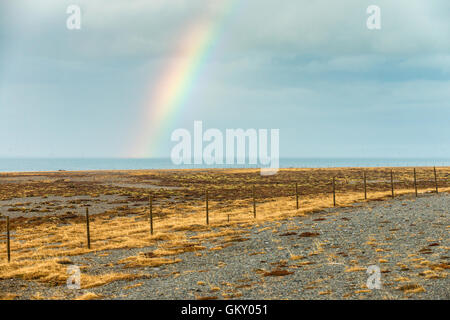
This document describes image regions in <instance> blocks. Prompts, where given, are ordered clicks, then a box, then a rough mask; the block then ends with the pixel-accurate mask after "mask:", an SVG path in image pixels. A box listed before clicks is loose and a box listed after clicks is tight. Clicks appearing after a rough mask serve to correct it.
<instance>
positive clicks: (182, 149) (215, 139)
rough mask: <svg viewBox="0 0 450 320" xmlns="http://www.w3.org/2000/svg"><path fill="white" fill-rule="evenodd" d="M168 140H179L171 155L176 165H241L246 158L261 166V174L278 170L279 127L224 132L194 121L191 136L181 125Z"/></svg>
mask: <svg viewBox="0 0 450 320" xmlns="http://www.w3.org/2000/svg"><path fill="white" fill-rule="evenodd" d="M269 133H270V152H269V140H268V139H269ZM171 140H172V141H174V142H178V143H177V144H176V145H175V146H174V147H173V148H172V151H171V154H170V157H171V159H172V162H173V163H174V164H176V165H181V164H187V165H190V164H196V165H202V164H206V165H223V164H226V165H234V164H238V165H243V164H246V161H247V160H248V163H247V164H248V165H257V166H259V167H260V168H261V175H274V174H276V173H277V172H278V169H279V157H280V147H279V140H280V130H279V129H270V132H269V130H268V129H258V130H256V129H246V130H244V129H226V130H225V134H223V133H222V131H220V130H219V129H215V128H210V129H207V130H205V131H204V132H203V122H202V121H194V132H193V135H191V132H190V131H189V130H187V129H181V128H180V129H176V130H174V131H173V132H172V135H171ZM204 143H207V144H206V145H204Z"/></svg>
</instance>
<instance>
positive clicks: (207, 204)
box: [205, 189, 209, 225]
mask: <svg viewBox="0 0 450 320" xmlns="http://www.w3.org/2000/svg"><path fill="white" fill-rule="evenodd" d="M205 197H206V224H208V225H209V203H208V202H209V199H208V189H206V191H205Z"/></svg>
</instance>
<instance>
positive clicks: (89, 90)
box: [0, 0, 450, 157]
mask: <svg viewBox="0 0 450 320" xmlns="http://www.w3.org/2000/svg"><path fill="white" fill-rule="evenodd" d="M70 4H77V5H79V6H80V8H81V11H82V15H81V29H80V30H68V29H67V28H66V19H67V18H68V16H69V15H68V14H67V13H66V8H67V6H68V5H70ZM372 4H376V5H378V6H379V7H380V8H381V30H368V29H367V27H366V20H367V18H368V14H367V13H366V9H367V7H368V6H369V5H372ZM222 11H226V12H222ZM449 12H450V2H449V1H447V0H433V1H423V0H397V1H388V0H371V1H365V0H341V1H323V0H317V1H307V0H304V1H300V0H285V1H275V0H247V1H236V0H217V1H207V0H170V1H168V0H152V1H144V0H130V1H125V0H96V1H87V0H71V1H65V0H40V1H32V0H28V1H27V0H14V1H1V2H0V157H128V156H132V154H131V153H129V150H130V146H132V145H133V144H134V143H135V142H134V141H135V140H136V139H138V136H139V134H140V129H141V125H140V124H139V125H138V123H141V122H142V121H141V120H142V115H143V110H144V109H145V108H151V107H152V99H153V97H152V95H151V92H154V90H155V89H154V88H155V87H156V85H157V84H158V83H159V82H160V79H161V77H162V76H163V75H164V71H165V70H164V69H165V66H168V65H171V60H173V59H178V58H180V57H179V56H180V54H182V52H181V53H180V52H179V51H178V49H177V48H178V47H177V46H178V44H179V43H180V42H181V41H182V40H183V37H186V30H188V28H189V26H191V25H192V24H195V22H196V21H199V20H202V21H207V23H206V25H211V26H214V27H215V28H217V30H216V33H215V36H214V39H213V40H214V41H213V43H212V46H211V49H210V52H209V54H208V55H205V56H204V57H203V59H202V60H201V61H200V64H199V66H198V73H197V75H196V77H195V78H193V79H192V81H191V83H190V90H189V92H187V94H186V98H185V99H184V100H183V102H182V105H181V106H180V107H179V108H178V109H177V110H178V111H177V113H176V115H175V117H174V119H173V121H171V122H170V126H169V127H168V128H165V131H164V132H163V133H162V137H163V141H166V142H167V143H163V144H162V145H161V146H160V148H159V149H158V150H157V152H156V154H155V155H156V156H161V157H166V156H169V154H170V149H171V147H172V146H173V143H172V142H170V134H171V132H172V130H174V129H176V128H187V129H190V130H191V129H192V127H193V121H194V120H202V121H203V125H204V127H205V128H219V129H222V130H224V129H226V128H244V129H245V128H256V129H258V128H266V129H270V128H277V129H280V153H281V156H282V157H450V20H449V19H448V18H449ZM216 21H218V22H217V23H216Z"/></svg>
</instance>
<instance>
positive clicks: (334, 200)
mask: <svg viewBox="0 0 450 320" xmlns="http://www.w3.org/2000/svg"><path fill="white" fill-rule="evenodd" d="M335 180H336V177H333V206H334V207H336V181H335Z"/></svg>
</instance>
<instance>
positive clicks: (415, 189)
mask: <svg viewBox="0 0 450 320" xmlns="http://www.w3.org/2000/svg"><path fill="white" fill-rule="evenodd" d="M414 191H415V193H416V198H417V178H416V168H414Z"/></svg>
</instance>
